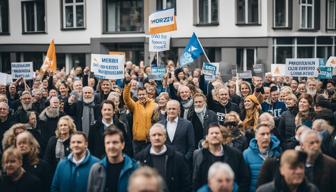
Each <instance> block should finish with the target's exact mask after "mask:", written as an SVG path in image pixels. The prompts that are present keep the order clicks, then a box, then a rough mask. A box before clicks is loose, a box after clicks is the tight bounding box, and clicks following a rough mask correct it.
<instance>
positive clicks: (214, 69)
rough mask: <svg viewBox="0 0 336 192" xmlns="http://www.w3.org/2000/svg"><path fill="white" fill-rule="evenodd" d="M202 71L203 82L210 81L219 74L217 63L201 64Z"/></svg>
mask: <svg viewBox="0 0 336 192" xmlns="http://www.w3.org/2000/svg"><path fill="white" fill-rule="evenodd" d="M202 70H203V74H204V77H205V80H207V81H212V80H214V79H215V78H216V75H218V74H219V63H203V68H202Z"/></svg>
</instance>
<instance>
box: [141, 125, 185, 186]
mask: <svg viewBox="0 0 336 192" xmlns="http://www.w3.org/2000/svg"><path fill="white" fill-rule="evenodd" d="M149 137H150V140H151V145H149V146H147V147H146V148H145V149H143V150H142V151H140V152H139V153H138V154H137V155H136V158H135V159H136V160H138V161H139V162H140V163H141V164H142V165H147V166H150V167H153V168H155V169H157V170H158V172H159V173H160V175H161V176H162V177H163V179H164V180H165V182H166V184H167V187H168V189H169V191H174V192H184V191H185V192H187V191H191V172H190V170H189V167H188V165H187V163H186V161H185V159H184V156H183V155H182V154H181V153H179V152H177V151H176V150H174V149H173V148H172V147H170V146H167V145H165V140H166V138H167V132H166V130H165V128H164V126H163V125H162V124H159V123H157V124H154V125H153V126H152V128H151V129H150V131H149Z"/></svg>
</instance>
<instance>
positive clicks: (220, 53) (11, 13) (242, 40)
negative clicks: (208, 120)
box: [0, 0, 336, 76]
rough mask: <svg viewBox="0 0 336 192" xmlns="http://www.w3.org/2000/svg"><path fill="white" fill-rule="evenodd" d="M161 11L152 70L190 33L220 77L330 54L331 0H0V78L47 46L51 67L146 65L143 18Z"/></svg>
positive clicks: (333, 32) (334, 46) (335, 49)
mask: <svg viewBox="0 0 336 192" xmlns="http://www.w3.org/2000/svg"><path fill="white" fill-rule="evenodd" d="M166 8H175V11H176V17H177V28H178V30H177V31H175V32H171V37H172V39H171V49H170V50H169V51H165V52H161V53H160V54H159V56H160V61H159V62H160V63H164V62H165V61H166V60H168V59H172V60H174V61H177V59H178V56H179V55H180V54H181V53H182V52H183V49H184V47H185V45H186V43H187V42H188V39H189V37H190V36H191V35H192V33H193V32H195V33H196V34H197V35H198V37H199V38H200V41H201V42H202V44H203V46H204V49H205V51H206V52H207V55H208V57H209V59H210V61H211V62H220V66H221V74H222V75H223V76H230V75H231V72H232V69H237V70H239V71H243V70H248V69H252V67H253V65H254V64H263V66H264V71H269V70H270V66H271V64H272V63H278V64H281V63H285V59H286V58H314V57H318V58H325V59H327V58H328V57H329V56H332V55H335V53H336V0H95V1H93V0H0V71H3V72H9V71H10V63H11V62H20V61H33V62H34V68H35V69H37V68H39V66H40V65H41V64H42V62H43V58H44V56H45V54H46V50H47V48H48V45H49V42H50V40H51V39H54V41H55V44H56V50H57V63H58V68H62V67H66V69H67V70H69V69H70V68H71V67H73V66H77V65H82V66H85V65H90V55H91V54H92V53H101V54H107V53H108V52H110V51H118V52H125V53H126V60H132V61H133V62H134V63H139V62H140V61H141V60H144V61H145V64H149V63H151V62H152V60H153V57H154V55H155V54H154V53H149V52H148V36H147V35H146V31H148V24H147V23H148V16H149V15H150V14H151V13H153V12H155V11H157V10H162V9H166ZM203 61H205V58H201V59H199V60H198V61H197V62H196V63H195V64H194V65H195V66H200V65H201V63H202V62H203Z"/></svg>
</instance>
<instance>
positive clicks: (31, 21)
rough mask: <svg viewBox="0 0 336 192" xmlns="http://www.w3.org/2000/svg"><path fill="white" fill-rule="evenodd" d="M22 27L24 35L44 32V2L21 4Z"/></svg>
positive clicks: (36, 0)
mask: <svg viewBox="0 0 336 192" xmlns="http://www.w3.org/2000/svg"><path fill="white" fill-rule="evenodd" d="M22 17H23V18H22V20H23V22H22V25H23V32H24V33H32V32H44V31H45V14H44V1H43V0H35V1H23V2H22Z"/></svg>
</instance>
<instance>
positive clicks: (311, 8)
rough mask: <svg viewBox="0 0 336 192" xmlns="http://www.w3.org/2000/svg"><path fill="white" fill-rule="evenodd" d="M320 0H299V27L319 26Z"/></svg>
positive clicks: (313, 27) (312, 27) (315, 27)
mask: <svg viewBox="0 0 336 192" xmlns="http://www.w3.org/2000/svg"><path fill="white" fill-rule="evenodd" d="M320 14H321V13H320V0H300V28H301V29H318V28H319V27H320Z"/></svg>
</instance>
